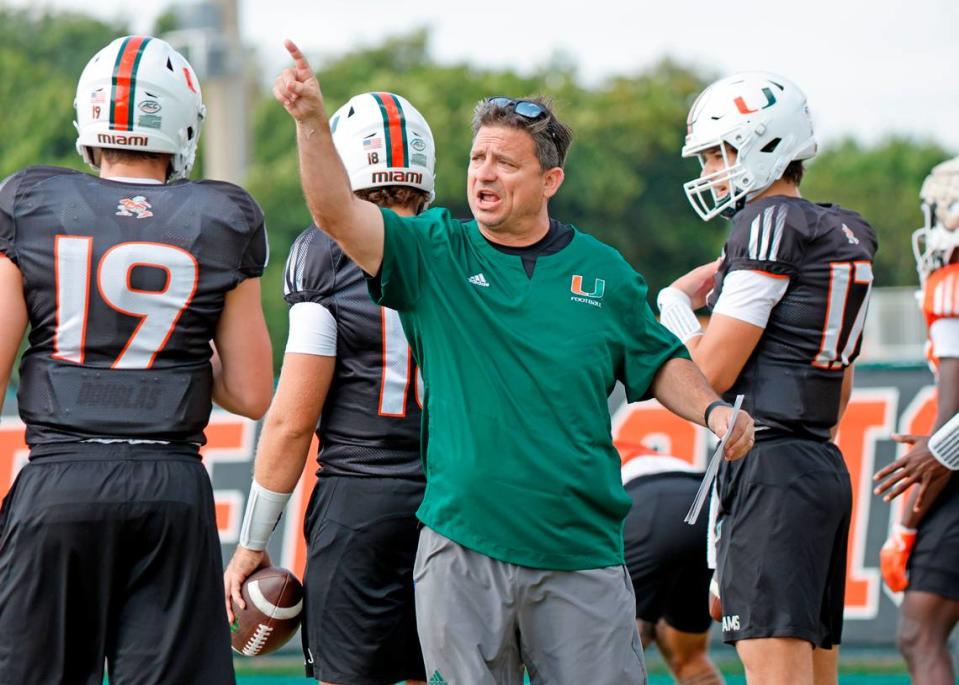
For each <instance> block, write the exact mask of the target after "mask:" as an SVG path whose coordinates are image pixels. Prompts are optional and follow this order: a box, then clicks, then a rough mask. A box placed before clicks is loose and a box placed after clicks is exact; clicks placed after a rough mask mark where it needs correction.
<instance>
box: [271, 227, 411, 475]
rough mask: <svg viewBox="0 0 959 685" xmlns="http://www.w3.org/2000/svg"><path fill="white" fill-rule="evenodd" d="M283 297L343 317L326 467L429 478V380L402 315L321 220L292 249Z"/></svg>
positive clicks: (326, 414)
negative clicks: (425, 453)
mask: <svg viewBox="0 0 959 685" xmlns="http://www.w3.org/2000/svg"><path fill="white" fill-rule="evenodd" d="M283 295H284V297H285V299H286V301H287V302H288V303H290V305H293V304H296V303H298V302H317V303H319V304H321V305H323V306H324V307H326V308H327V309H328V310H329V311H330V313H331V314H332V315H333V318H334V319H335V320H336V369H335V372H334V374H333V381H332V385H331V386H330V390H329V393H328V394H327V396H326V402H325V404H324V406H323V414H322V416H321V417H320V421H319V423H318V425H317V429H316V434H317V437H318V438H319V439H320V454H319V461H320V464H321V465H322V467H323V471H324V473H330V474H337V475H353V476H387V477H396V478H417V479H419V478H422V477H423V475H422V467H421V465H420V453H419V445H420V417H421V409H420V408H421V407H422V399H423V398H422V393H423V381H422V378H421V377H420V374H419V369H418V368H417V366H416V363H415V362H414V361H413V355H412V352H411V351H410V346H409V343H407V341H406V336H405V335H404V333H403V327H402V325H401V324H400V317H399V314H397V313H396V312H395V311H393V310H391V309H387V308H386V307H380V306H378V305H376V304H374V303H373V301H372V300H371V299H370V296H369V292H368V290H367V286H366V277H365V275H364V274H363V272H362V271H361V270H360V268H359V267H358V266H357V265H356V264H355V263H354V262H353V260H351V259H350V258H349V257H347V256H346V255H345V254H343V251H342V250H340V248H339V246H338V245H337V244H336V243H335V242H334V241H333V240H331V239H330V238H329V237H328V236H327V235H326V234H324V233H322V232H321V231H319V230H317V229H316V228H315V227H314V226H310V227H308V228H307V229H306V230H305V231H303V233H301V234H300V235H299V237H297V239H296V241H295V242H294V243H293V247H292V248H291V249H290V255H289V257H288V258H287V262H286V275H285V278H284V289H283Z"/></svg>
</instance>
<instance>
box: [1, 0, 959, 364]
mask: <svg viewBox="0 0 959 685" xmlns="http://www.w3.org/2000/svg"><path fill="white" fill-rule="evenodd" d="M170 21H171V17H170V16H167V15H164V16H162V17H161V19H160V20H158V28H165V27H168V26H169V25H170ZM126 32H127V27H125V26H123V25H120V24H110V23H105V22H101V21H97V20H94V19H91V18H89V17H86V16H83V15H79V14H73V13H42V12H41V13H38V12H34V11H30V10H13V9H6V8H2V7H0V70H2V71H0V73H3V74H4V78H3V79H2V81H0V112H2V117H3V122H4V136H3V137H2V138H0V177H3V176H6V175H7V174H9V173H11V172H13V171H15V170H16V169H18V168H20V167H23V166H26V165H28V164H40V163H42V164H60V165H64V166H70V167H74V168H82V161H81V160H80V158H79V156H78V155H77V154H76V153H75V151H74V143H75V140H76V134H75V131H74V128H73V125H72V121H73V106H72V105H73V97H74V93H75V88H76V80H77V78H78V77H79V74H80V70H81V69H82V67H83V65H84V64H85V63H86V61H87V60H88V59H89V58H90V56H92V55H93V54H94V53H95V52H96V51H97V50H98V49H99V48H101V47H102V46H103V45H105V44H107V43H108V42H109V41H110V40H112V39H113V38H115V37H117V36H120V35H123V34H125V33H126ZM315 64H316V65H317V66H318V72H319V75H320V80H321V84H322V86H323V90H324V93H325V95H326V98H327V102H328V107H329V111H330V113H332V112H333V111H334V110H335V109H336V108H337V107H339V106H340V105H341V104H343V103H344V102H345V101H346V100H347V99H348V98H349V97H350V96H351V95H354V94H356V93H361V92H365V91H370V90H392V91H395V92H398V93H401V94H402V95H404V96H405V97H407V98H408V99H409V100H410V101H411V102H413V103H414V104H415V105H416V107H417V108H418V109H419V110H420V111H421V112H422V113H423V115H424V116H425V117H426V118H427V120H428V121H429V122H430V126H431V127H432V129H433V135H434V137H435V139H436V146H437V183H436V195H437V197H436V203H435V204H436V205H438V206H443V207H448V208H449V209H450V210H451V211H452V212H453V213H454V214H455V215H457V216H461V217H467V216H469V207H468V205H467V203H466V160H467V157H468V152H469V147H470V141H471V131H470V119H471V116H472V111H473V106H474V105H475V104H476V102H477V101H479V100H480V99H482V98H483V97H487V96H490V95H511V96H516V97H519V96H523V95H535V94H548V95H549V96H551V97H552V98H553V99H554V102H555V106H556V110H557V113H558V114H559V116H560V117H561V118H563V120H564V121H567V122H568V123H569V124H570V125H571V126H572V128H573V131H574V134H575V138H574V142H573V146H572V149H571V150H570V154H569V159H568V163H567V166H566V182H565V184H564V186H563V188H562V190H561V191H560V193H559V195H558V196H557V197H556V198H555V200H554V201H553V203H552V212H553V213H554V215H555V216H556V217H557V218H559V219H561V220H563V221H566V222H569V223H573V224H575V225H576V226H578V227H579V228H580V229H582V230H584V231H587V232H589V233H593V234H594V235H596V236H597V237H599V238H600V239H602V240H605V241H607V242H609V243H611V244H612V245H614V246H616V247H617V248H618V249H619V250H620V251H621V252H622V253H623V255H624V256H625V257H626V259H628V260H629V261H630V262H631V263H632V264H633V265H634V266H635V267H636V268H637V269H638V270H639V271H640V272H642V273H643V274H644V275H645V276H646V277H647V279H648V281H649V285H650V291H651V292H655V291H656V289H658V288H660V287H662V286H664V285H666V284H668V283H669V281H670V280H672V279H673V278H675V277H676V276H677V275H679V274H682V273H684V272H685V271H686V270H688V269H689V268H691V267H693V266H695V265H698V264H701V263H703V262H706V261H708V260H710V259H712V258H713V257H715V256H716V255H717V254H718V252H719V248H720V246H721V244H722V242H723V240H724V239H725V233H726V229H727V224H726V222H724V221H722V220H715V221H713V222H710V223H709V224H704V223H702V222H701V221H700V220H699V219H698V218H697V217H696V215H695V214H694V213H693V211H692V209H691V208H690V207H689V205H688V203H687V201H686V198H685V196H684V194H683V190H682V184H683V182H685V181H687V180H689V179H690V178H692V177H694V176H695V175H697V174H698V173H699V167H698V165H697V164H696V162H695V161H692V160H683V159H681V158H680V156H679V152H680V149H681V147H682V143H683V137H684V134H685V130H686V127H685V117H686V112H687V109H688V107H689V105H690V104H691V100H692V98H693V97H694V96H695V94H696V93H697V92H699V90H701V89H702V87H703V86H704V84H705V81H707V80H708V79H709V78H710V77H711V76H712V75H710V74H701V73H699V72H697V71H695V70H692V69H690V68H687V67H684V66H682V65H681V64H679V63H677V62H675V61H671V60H664V61H661V62H660V63H658V64H655V65H653V66H651V67H649V68H647V69H644V70H643V71H641V72H638V73H634V74H628V75H621V76H617V77H614V78H610V79H608V80H607V81H605V82H602V83H599V84H595V85H590V86H587V85H584V84H583V83H582V81H581V80H580V79H579V78H578V76H577V73H576V65H575V63H574V62H573V61H572V60H571V59H570V58H569V56H568V55H565V54H563V53H556V54H554V55H553V56H552V57H551V58H550V59H549V60H547V62H546V63H545V64H544V65H543V66H542V67H540V68H539V69H536V70H534V71H532V72H530V73H526V74H519V73H516V72H514V71H512V70H509V69H484V68H479V67H475V66H471V65H467V64H439V63H437V62H436V61H435V60H434V59H433V57H432V56H431V53H430V49H429V34H428V31H427V30H426V29H420V30H417V31H414V32H412V33H409V34H406V35H401V36H394V37H391V38H387V39H386V40H384V41H383V42H382V43H380V44H378V45H372V46H367V47H363V48H360V49H357V50H355V51H352V52H350V53H347V54H345V55H340V56H336V57H332V58H327V59H325V60H315ZM253 118H254V127H255V130H254V150H253V163H252V166H251V168H250V171H249V176H248V178H247V183H246V186H247V188H248V189H249V190H250V191H251V192H252V193H253V195H254V196H255V197H256V198H257V200H258V201H259V202H260V203H261V205H262V206H263V208H264V211H265V212H266V217H267V223H268V226H269V228H270V243H271V247H272V254H273V260H272V262H271V264H270V267H269V269H268V270H267V274H266V276H265V278H264V283H263V292H264V301H265V306H266V310H267V318H268V323H269V326H270V331H271V334H272V336H273V342H274V350H275V353H276V356H277V360H279V358H280V357H281V356H282V353H283V343H284V341H285V336H286V306H285V304H284V303H283V300H282V284H281V280H282V272H283V267H284V261H285V259H286V255H287V252H288V251H289V247H290V244H291V243H292V241H293V239H294V238H295V237H296V235H297V234H298V233H299V232H300V231H301V230H303V228H304V227H305V226H306V225H307V224H308V223H309V214H308V213H307V211H306V207H305V205H304V202H303V198H302V192H301V190H300V184H299V178H298V171H297V159H296V149H295V139H294V130H293V123H292V121H291V120H290V118H289V117H288V116H287V114H286V113H285V112H284V111H283V109H282V108H281V107H280V106H279V105H277V104H276V103H275V102H274V101H273V99H272V97H271V96H270V94H269V92H268V90H267V89H266V88H264V89H263V91H262V94H261V96H260V98H259V101H258V102H257V103H256V107H255V112H254V117H253ZM204 135H215V133H213V132H210V131H206V132H205V133H204ZM945 157H947V153H946V151H944V150H943V149H942V148H941V147H940V146H938V145H936V144H935V143H933V142H929V141H913V140H908V139H892V140H886V141H883V142H881V143H879V144H877V145H873V146H868V147H867V146H863V145H862V144H859V143H857V142H855V141H853V140H845V141H841V142H839V143H836V144H834V145H831V146H829V147H827V149H826V151H825V152H824V153H823V154H822V155H820V157H819V158H817V159H816V160H814V161H813V162H812V163H811V164H810V169H809V174H808V176H807V179H806V181H805V182H804V183H803V188H802V190H803V194H804V195H805V196H806V197H809V198H810V199H812V200H828V201H831V202H839V203H841V204H843V205H846V206H848V207H850V208H852V209H855V210H857V211H859V212H861V213H862V214H863V216H865V217H866V218H867V219H868V220H869V221H870V222H872V224H873V225H874V226H875V227H876V229H877V231H878V233H879V236H880V241H881V246H880V251H879V257H878V263H877V269H876V273H877V283H878V284H880V285H910V284H913V283H914V282H915V272H914V270H913V264H912V258H911V254H910V250H909V248H908V245H909V232H910V231H911V230H912V229H913V228H914V227H915V226H918V223H919V221H920V218H921V217H920V214H919V211H918V201H917V194H918V189H919V186H920V184H921V182H922V179H923V177H924V176H925V175H926V174H927V173H928V171H929V169H930V168H931V167H932V166H933V165H934V164H935V163H937V162H939V161H941V160H942V159H944V158H945ZM200 175H202V174H201V169H200V165H199V164H198V165H197V169H196V171H195V172H194V176H200Z"/></svg>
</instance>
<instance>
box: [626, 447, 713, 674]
mask: <svg viewBox="0 0 959 685" xmlns="http://www.w3.org/2000/svg"><path fill="white" fill-rule="evenodd" d="M620 452H621V454H622V456H623V468H622V474H623V485H625V486H626V492H627V493H629V496H630V497H631V498H632V500H633V504H632V507H631V508H630V510H629V513H628V514H627V515H626V522H625V527H624V530H623V543H624V550H625V553H626V568H627V569H629V576H630V578H631V579H632V581H633V589H634V591H635V593H636V626H637V628H638V629H639V636H640V638H641V639H642V641H643V647H644V648H646V647H648V646H649V644H650V643H651V642H655V643H656V646H657V647H658V648H659V652H660V654H662V656H663V659H664V660H665V661H666V665H667V666H668V667H669V670H670V671H671V672H672V674H673V676H674V677H675V678H676V682H678V683H696V685H717V684H719V683H722V682H723V678H722V675H721V674H720V672H719V669H717V668H716V665H715V664H714V663H713V662H712V660H711V659H710V658H709V649H708V648H709V627H710V626H711V625H712V619H711V618H710V616H709V597H708V595H709V581H710V579H711V578H712V575H713V572H712V571H711V570H710V568H709V566H708V564H707V558H706V557H707V554H706V550H707V546H706V543H707V534H706V526H707V517H706V516H700V517H699V520H698V521H697V523H696V525H694V526H689V525H686V524H685V523H684V522H683V517H684V516H685V515H686V512H687V510H688V509H689V504H690V502H692V501H693V500H694V499H695V498H696V492H697V490H698V489H699V483H700V481H701V480H702V477H703V472H702V471H697V470H695V469H694V468H693V467H692V466H690V465H689V463H688V462H685V461H683V460H681V459H677V458H676V457H671V456H668V455H665V454H659V453H658V452H655V451H653V450H651V449H648V448H646V447H644V446H642V445H636V446H631V447H628V448H626V449H623V448H621V450H620Z"/></svg>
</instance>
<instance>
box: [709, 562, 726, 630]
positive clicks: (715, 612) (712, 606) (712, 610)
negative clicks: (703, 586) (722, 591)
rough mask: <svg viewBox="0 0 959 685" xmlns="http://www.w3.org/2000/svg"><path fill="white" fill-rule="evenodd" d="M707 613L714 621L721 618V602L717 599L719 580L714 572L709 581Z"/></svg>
mask: <svg viewBox="0 0 959 685" xmlns="http://www.w3.org/2000/svg"><path fill="white" fill-rule="evenodd" d="M709 615H710V616H711V617H712V619H713V620H714V621H720V622H721V621H722V620H723V604H722V602H720V601H719V582H718V581H717V580H716V574H715V573H714V574H713V579H712V580H711V581H710V582H709Z"/></svg>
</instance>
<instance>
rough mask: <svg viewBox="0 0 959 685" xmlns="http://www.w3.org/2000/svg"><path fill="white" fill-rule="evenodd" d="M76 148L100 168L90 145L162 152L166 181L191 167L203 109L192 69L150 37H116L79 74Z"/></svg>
mask: <svg viewBox="0 0 959 685" xmlns="http://www.w3.org/2000/svg"><path fill="white" fill-rule="evenodd" d="M73 107H74V109H75V110H76V117H77V118H76V121H75V122H74V126H76V127H77V133H79V136H78V137H77V152H79V153H80V155H81V156H82V157H83V159H84V161H85V162H86V163H87V164H89V165H90V166H92V167H93V168H95V169H96V168H98V167H99V161H100V156H99V154H98V153H97V152H96V150H95V148H116V149H119V150H142V151H144V152H166V153H169V154H170V155H172V159H171V160H170V172H169V176H168V180H171V181H172V180H175V179H177V178H185V177H186V176H188V175H189V173H190V169H191V168H192V167H193V160H194V157H195V156H196V144H197V141H198V140H199V137H200V124H201V122H202V121H203V118H204V116H206V108H205V107H204V106H203V100H202V97H201V95H200V82H199V81H198V80H197V77H196V73H195V72H194V71H193V67H191V66H190V63H189V62H187V61H186V59H185V58H184V57H183V55H181V54H180V53H178V52H177V51H176V50H174V49H173V48H172V47H170V45H169V44H168V43H166V42H165V41H162V40H160V39H159V38H152V37H150V36H125V37H123V38H117V39H116V40H115V41H113V42H112V43H110V44H109V45H108V46H106V47H105V48H103V49H102V50H100V52H98V53H97V54H96V55H94V57H93V59H91V60H90V61H89V62H88V63H87V66H86V67H85V68H84V69H83V73H82V74H81V75H80V81H79V83H77V97H76V99H75V100H74V101H73Z"/></svg>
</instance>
